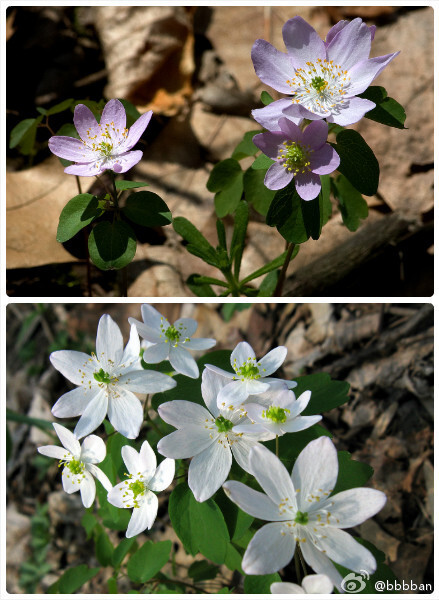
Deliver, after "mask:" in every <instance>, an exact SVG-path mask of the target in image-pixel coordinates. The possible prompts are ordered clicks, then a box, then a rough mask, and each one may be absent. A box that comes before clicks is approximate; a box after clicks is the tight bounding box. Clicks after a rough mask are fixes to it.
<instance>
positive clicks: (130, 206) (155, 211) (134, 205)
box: [122, 188, 172, 227]
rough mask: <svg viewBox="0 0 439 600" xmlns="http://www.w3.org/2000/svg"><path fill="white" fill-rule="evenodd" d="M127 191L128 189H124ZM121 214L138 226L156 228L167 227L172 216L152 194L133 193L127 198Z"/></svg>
mask: <svg viewBox="0 0 439 600" xmlns="http://www.w3.org/2000/svg"><path fill="white" fill-rule="evenodd" d="M126 189H128V188H126ZM122 213H123V214H124V215H125V217H127V218H128V219H130V221H133V223H137V224H138V225H143V226H144V227H158V226H160V225H169V224H170V223H171V222H172V215H171V212H170V210H169V208H168V207H167V205H166V204H165V202H164V201H163V200H162V199H161V198H160V196H158V195H157V194H154V192H135V193H133V194H130V195H129V196H128V198H127V201H126V204H125V206H124V207H123V208H122Z"/></svg>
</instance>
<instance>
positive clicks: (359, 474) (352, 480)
mask: <svg viewBox="0 0 439 600" xmlns="http://www.w3.org/2000/svg"><path fill="white" fill-rule="evenodd" d="M337 455H338V478H337V484H336V486H335V488H334V492H333V495H335V494H338V493H339V492H343V491H344V490H350V489H352V488H356V487H364V485H365V484H366V483H367V482H368V481H369V479H370V478H371V477H372V475H373V468H372V467H371V466H370V465H368V464H366V463H363V462H359V461H358V460H352V458H351V455H350V453H349V452H346V451H344V450H343V451H339V452H337Z"/></svg>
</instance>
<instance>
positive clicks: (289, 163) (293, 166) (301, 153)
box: [277, 140, 312, 176]
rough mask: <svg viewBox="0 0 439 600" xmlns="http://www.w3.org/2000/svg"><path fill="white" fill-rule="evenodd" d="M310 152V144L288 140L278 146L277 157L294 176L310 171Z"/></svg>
mask: <svg viewBox="0 0 439 600" xmlns="http://www.w3.org/2000/svg"><path fill="white" fill-rule="evenodd" d="M311 152H312V150H311V148H310V146H305V145H304V144H301V143H300V142H293V141H291V140H290V141H287V142H285V143H284V145H283V147H282V146H281V147H280V148H279V156H278V157H277V158H278V160H279V161H280V162H281V163H282V165H283V166H284V168H285V169H287V171H289V172H290V173H291V174H292V175H294V176H296V175H297V174H298V173H300V174H302V175H304V174H305V173H307V172H310V171H311V161H310V159H309V158H310V154H311Z"/></svg>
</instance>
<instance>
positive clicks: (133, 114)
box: [119, 98, 142, 128]
mask: <svg viewBox="0 0 439 600" xmlns="http://www.w3.org/2000/svg"><path fill="white" fill-rule="evenodd" d="M119 100H120V101H121V102H122V104H123V107H124V109H125V112H126V114H127V127H128V128H129V127H131V125H132V124H133V123H135V121H137V119H138V118H139V117H141V116H142V115H141V114H140V113H139V111H138V110H137V108H136V107H135V106H134V104H132V103H131V102H130V101H129V100H125V98H119Z"/></svg>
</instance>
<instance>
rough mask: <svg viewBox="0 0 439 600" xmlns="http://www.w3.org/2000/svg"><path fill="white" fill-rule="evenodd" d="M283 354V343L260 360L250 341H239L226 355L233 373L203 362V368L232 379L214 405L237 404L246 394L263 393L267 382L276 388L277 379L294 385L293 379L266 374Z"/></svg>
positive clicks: (279, 360) (287, 384)
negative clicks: (228, 355) (230, 352)
mask: <svg viewBox="0 0 439 600" xmlns="http://www.w3.org/2000/svg"><path fill="white" fill-rule="evenodd" d="M286 355H287V349H286V348H285V346H279V347H278V348H274V349H273V350H271V352H269V353H268V354H266V355H265V356H264V357H263V358H261V359H260V360H256V355H255V353H254V351H253V348H252V347H251V346H250V344H247V342H240V343H239V344H238V345H237V346H236V348H235V349H234V350H233V352H232V355H231V356H230V363H231V365H232V368H233V370H234V371H235V372H234V373H229V372H227V371H224V370H223V369H220V368H219V367H216V366H215V365H208V364H206V367H207V368H208V369H210V370H211V371H215V373H218V374H219V375H222V376H223V377H227V379H231V380H232V381H231V382H230V383H229V384H227V385H226V386H224V388H223V389H222V390H221V391H220V393H219V394H218V406H219V407H226V406H230V405H235V406H240V405H241V404H242V403H243V402H244V400H246V399H247V398H248V397H249V396H250V395H253V394H261V393H263V392H266V391H267V390H268V389H269V387H270V386H271V385H273V384H274V385H275V386H276V387H277V386H278V384H279V382H281V381H282V382H283V383H285V385H286V386H287V387H288V388H290V389H291V388H294V387H296V385H297V383H296V382H295V381H284V380H281V379H276V378H273V377H268V375H271V374H272V373H274V372H275V371H276V370H277V369H278V368H279V367H280V366H281V364H282V363H283V362H284V360H285V356H286Z"/></svg>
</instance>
